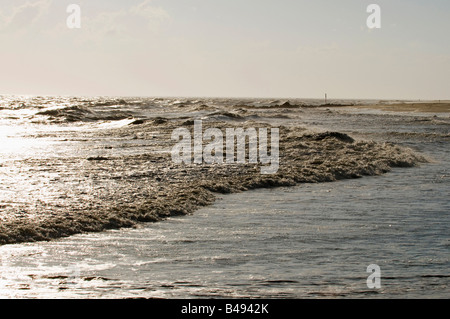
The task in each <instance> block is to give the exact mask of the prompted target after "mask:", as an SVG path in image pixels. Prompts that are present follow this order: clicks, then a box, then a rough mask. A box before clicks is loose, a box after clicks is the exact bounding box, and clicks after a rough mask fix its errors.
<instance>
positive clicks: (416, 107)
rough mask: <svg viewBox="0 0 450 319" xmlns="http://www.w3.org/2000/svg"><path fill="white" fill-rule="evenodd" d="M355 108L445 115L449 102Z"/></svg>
mask: <svg viewBox="0 0 450 319" xmlns="http://www.w3.org/2000/svg"><path fill="white" fill-rule="evenodd" d="M354 107H355V108H362V109H376V110H382V111H391V112H425V113H447V112H450V102H448V101H442V102H416V103H393V104H383V103H381V104H373V105H355V106H354Z"/></svg>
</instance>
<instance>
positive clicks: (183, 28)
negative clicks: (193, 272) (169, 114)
mask: <svg viewBox="0 0 450 319" xmlns="http://www.w3.org/2000/svg"><path fill="white" fill-rule="evenodd" d="M72 3H75V4H78V5H80V7H81V10H82V12H81V23H82V25H81V28H80V29H69V28H68V27H67V25H66V20H67V17H68V16H69V14H68V13H66V8H67V6H68V5H69V4H72ZM371 3H376V4H378V5H380V7H381V23H382V24H381V29H369V28H368V27H367V25H366V20H367V17H368V16H369V13H367V12H366V8H367V6H368V5H369V4H371ZM449 32H450V1H449V0H428V1H427V0H423V1H418V0H371V1H362V0H340V1H336V0H150V1H148V0H147V1H146V0H69V1H66V0H0V94H39V95H53V94H54V95H115V96H221V97H304V98H321V97H323V95H324V93H325V92H327V93H328V96H329V97H331V98H376V99H378V98H386V99H388V98H394V99H395V98H399V99H401V98H405V99H450V36H449Z"/></svg>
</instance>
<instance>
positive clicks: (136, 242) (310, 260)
mask: <svg viewBox="0 0 450 319" xmlns="http://www.w3.org/2000/svg"><path fill="white" fill-rule="evenodd" d="M437 116H438V117H434V115H433V114H407V113H404V114H403V113H402V114H393V113H387V112H374V111H370V110H368V111H356V110H352V109H339V110H337V111H335V110H333V111H326V110H311V111H305V112H304V114H301V115H300V116H299V117H300V118H301V121H302V123H304V124H306V125H308V126H310V127H314V128H317V129H330V130H337V131H341V132H348V133H350V134H352V136H360V137H363V138H370V139H375V140H381V141H392V142H396V143H400V144H402V145H405V146H410V147H413V148H414V149H416V150H419V151H421V152H423V153H424V154H425V155H428V156H429V157H431V158H433V160H434V161H433V162H432V163H429V164H422V165H421V166H420V167H418V168H407V169H405V168H401V169H394V170H393V171H392V172H390V173H388V174H386V175H383V176H377V177H364V178H361V179H355V180H346V181H338V182H333V183H320V184H305V185H301V186H297V187H292V188H278V189H263V190H256V191H248V192H244V193H239V194H232V195H226V196H222V199H221V200H218V201H217V202H216V203H215V204H214V205H213V206H209V207H205V208H202V209H200V210H198V211H196V212H195V214H193V215H191V216H184V217H177V218H169V219H168V220H166V221H163V222H158V223H153V224H142V225H141V226H140V227H138V228H137V229H123V230H114V231H106V232H102V233H94V234H83V235H75V236H71V237H69V238H65V239H60V240H54V241H51V242H40V243H30V244H18V245H5V246H1V247H0V256H1V263H0V267H1V268H0V297H6V298H11V297H12V298H82V297H89V298H118V297H119V298H121V297H164V298H198V297H208V298H209V297H218V298H221V297H226V298H229V297H252V298H258V297H263V298H323V297H332V298H367V297H369V298H395V297H398V298H449V297H450V289H449V281H450V280H449V278H450V273H449V271H448V269H449V266H450V261H449V259H450V236H449V234H450V216H449V214H450V200H449V199H448V194H450V163H449V161H448V158H449V155H450V147H449V146H450V140H449V132H450V130H449V129H450V125H449V124H450V121H449V117H448V115H447V114H444V115H437ZM294 120H295V119H294ZM299 120H300V119H299ZM271 121H274V120H273V119H272V120H271ZM277 121H279V122H280V123H283V124H286V123H287V122H288V121H292V119H289V120H283V119H278V120H277ZM89 125H97V124H89ZM94 129H95V128H94ZM83 145H85V144H83ZM62 153H63V154H64V151H62ZM14 154H17V152H16V153H14ZM371 264H377V265H379V266H380V268H381V288H380V289H369V288H368V287H367V284H366V279H367V277H368V276H369V275H370V274H369V273H367V272H366V269H367V266H369V265H371Z"/></svg>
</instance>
